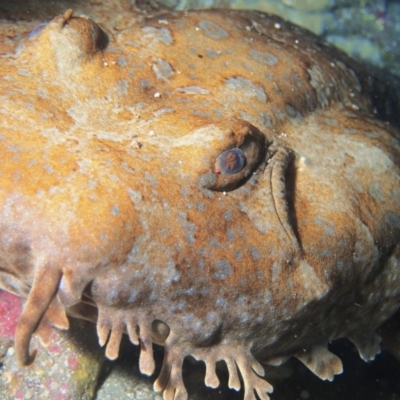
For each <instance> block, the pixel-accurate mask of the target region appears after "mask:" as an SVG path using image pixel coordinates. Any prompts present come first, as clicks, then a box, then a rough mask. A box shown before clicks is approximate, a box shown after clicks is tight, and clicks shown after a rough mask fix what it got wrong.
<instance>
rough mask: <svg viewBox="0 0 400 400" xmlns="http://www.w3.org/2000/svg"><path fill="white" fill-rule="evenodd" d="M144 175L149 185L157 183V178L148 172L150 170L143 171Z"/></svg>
mask: <svg viewBox="0 0 400 400" xmlns="http://www.w3.org/2000/svg"><path fill="white" fill-rule="evenodd" d="M144 177H145V178H146V179H147V181H148V182H149V183H150V184H151V185H153V186H157V185H158V182H157V179H156V178H155V177H154V176H153V175H152V174H150V172H145V173H144Z"/></svg>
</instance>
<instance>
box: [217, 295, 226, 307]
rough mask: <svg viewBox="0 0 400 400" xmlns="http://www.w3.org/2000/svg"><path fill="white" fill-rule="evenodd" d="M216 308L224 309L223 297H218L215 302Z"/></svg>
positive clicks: (224, 301)
mask: <svg viewBox="0 0 400 400" xmlns="http://www.w3.org/2000/svg"><path fill="white" fill-rule="evenodd" d="M215 305H216V306H217V307H225V305H226V300H225V299H224V298H223V297H218V299H217V301H216V302H215Z"/></svg>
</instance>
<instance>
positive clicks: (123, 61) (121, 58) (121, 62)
mask: <svg viewBox="0 0 400 400" xmlns="http://www.w3.org/2000/svg"><path fill="white" fill-rule="evenodd" d="M117 63H118V65H119V66H120V67H126V66H127V62H126V59H125V57H124V56H119V57H118V61H117Z"/></svg>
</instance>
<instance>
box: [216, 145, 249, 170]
mask: <svg viewBox="0 0 400 400" xmlns="http://www.w3.org/2000/svg"><path fill="white" fill-rule="evenodd" d="M245 165H246V156H245V154H244V152H243V150H242V149H240V148H238V147H235V148H233V149H229V150H225V151H223V152H222V153H220V154H219V155H218V157H217V159H216V160H215V169H214V172H215V173H216V174H226V175H233V174H237V173H238V172H240V171H241V170H242V169H243V168H244V166H245Z"/></svg>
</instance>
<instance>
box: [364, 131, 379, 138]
mask: <svg viewBox="0 0 400 400" xmlns="http://www.w3.org/2000/svg"><path fill="white" fill-rule="evenodd" d="M366 135H367V136H368V137H370V138H374V139H376V138H379V137H380V136H381V134H380V133H379V132H376V131H368V132H366Z"/></svg>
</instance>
